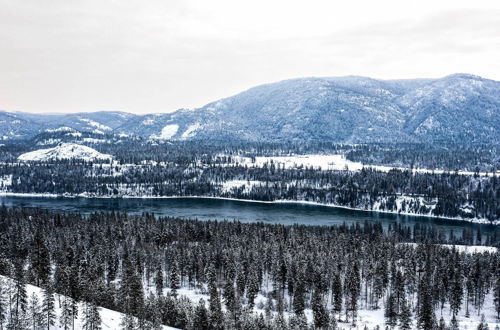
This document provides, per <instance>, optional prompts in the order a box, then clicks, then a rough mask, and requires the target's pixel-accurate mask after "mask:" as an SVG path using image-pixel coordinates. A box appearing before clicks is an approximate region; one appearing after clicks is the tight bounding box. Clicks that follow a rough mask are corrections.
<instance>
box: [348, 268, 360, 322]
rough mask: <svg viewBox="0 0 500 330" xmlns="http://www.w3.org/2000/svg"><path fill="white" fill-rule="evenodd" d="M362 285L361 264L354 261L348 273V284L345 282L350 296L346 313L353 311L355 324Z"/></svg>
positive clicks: (352, 315) (352, 316)
mask: <svg viewBox="0 0 500 330" xmlns="http://www.w3.org/2000/svg"><path fill="white" fill-rule="evenodd" d="M360 285H361V280H360V275H359V265H358V263H357V262H354V265H353V266H352V267H351V268H349V271H348V273H347V275H346V284H345V286H346V287H345V289H346V290H347V292H346V294H347V297H348V300H347V308H346V313H347V312H348V311H350V312H351V318H352V324H353V325H355V324H356V317H357V311H358V297H359V294H360Z"/></svg>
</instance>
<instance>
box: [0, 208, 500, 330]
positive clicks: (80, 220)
mask: <svg viewBox="0 0 500 330" xmlns="http://www.w3.org/2000/svg"><path fill="white" fill-rule="evenodd" d="M29 217H32V218H34V217H36V218H37V226H36V227H35V226H31V224H32V222H31V220H30V218H29ZM20 228H22V230H20ZM37 230H40V232H43V233H44V234H43V235H41V236H40V237H37V234H36V231H37ZM495 230H496V229H495ZM0 234H1V235H0V255H3V256H4V257H3V258H4V259H3V263H4V266H3V267H0V270H1V269H3V271H4V275H7V276H9V277H11V278H12V279H13V280H10V281H9V287H10V288H8V289H7V288H6V286H3V289H2V286H1V285H0V317H1V315H2V311H4V315H5V318H4V325H6V324H7V323H10V319H11V315H13V319H14V320H17V319H18V317H17V316H16V315H21V316H22V315H23V314H22V313H21V314H16V313H17V312H16V302H17V301H19V303H18V306H20V308H19V310H21V311H22V308H21V307H22V306H23V304H24V303H23V302H22V301H23V299H22V297H23V296H24V294H23V292H22V291H23V288H24V289H25V287H26V285H25V284H26V281H28V282H30V283H32V284H36V281H37V276H32V275H33V274H34V272H33V269H34V268H33V267H30V266H29V265H28V264H29V263H31V262H32V260H34V259H35V257H33V256H32V254H33V253H35V252H34V251H32V250H31V249H27V250H25V251H23V250H22V248H21V247H20V246H18V244H16V243H15V242H24V243H25V244H23V245H24V246H33V244H34V243H33V241H34V240H39V241H40V242H39V243H38V244H39V245H40V246H43V245H44V246H46V247H47V249H48V250H49V252H50V255H51V256H52V258H50V263H51V264H50V266H51V267H50V268H51V269H53V272H52V270H51V272H50V273H49V275H48V277H47V280H45V281H42V280H40V283H43V284H42V285H43V296H42V297H41V303H40V302H39V303H35V302H32V299H31V297H30V299H29V301H28V302H27V304H25V305H26V306H27V313H25V314H24V317H22V318H21V319H26V320H28V321H29V325H33V324H38V323H43V328H44V329H48V328H49V327H54V326H55V323H56V322H57V325H58V326H59V327H61V328H67V329H72V328H73V324H74V317H75V315H76V312H78V309H77V308H76V307H77V306H78V304H77V301H80V302H81V303H80V306H81V308H80V311H79V316H78V318H79V320H78V321H80V322H78V323H81V324H86V327H87V328H88V329H98V328H99V322H98V321H99V317H98V316H99V315H98V314H99V313H98V311H97V312H96V309H97V306H102V307H105V308H109V309H112V310H116V311H119V312H122V313H125V314H126V315H124V317H123V319H122V325H121V327H122V328H124V329H133V328H137V327H140V328H145V329H146V328H148V329H149V328H150V327H153V328H154V327H157V326H158V325H159V324H166V325H171V326H174V327H177V328H182V329H188V330H191V329H197V327H198V328H200V329H203V328H204V327H208V328H210V329H228V328H231V327H233V328H238V327H240V328H245V327H246V328H247V329H254V328H263V329H269V328H272V329H289V328H296V329H299V328H300V327H303V326H304V324H305V323H307V318H306V315H307V317H310V315H311V314H310V313H311V311H312V323H314V326H315V327H316V328H321V329H327V328H328V327H330V328H331V327H333V326H334V323H338V326H339V327H342V326H346V324H345V323H346V322H349V323H358V324H359V322H358V321H359V317H358V316H357V315H358V314H359V313H358V312H359V311H360V310H374V309H384V313H385V316H386V320H387V322H386V323H387V325H388V326H391V327H396V326H397V327H399V328H402V329H411V328H413V327H415V326H417V325H418V326H420V327H421V328H428V327H433V326H436V327H438V326H439V325H440V323H442V322H439V317H440V316H441V315H439V314H440V313H439V312H440V308H441V307H442V306H443V305H444V308H443V310H444V311H447V309H448V310H449V311H450V313H449V314H448V313H443V315H444V316H443V317H444V318H445V321H446V323H447V325H448V326H453V324H454V323H453V322H450V318H454V319H455V323H457V322H456V320H457V318H463V317H464V315H465V314H466V311H467V308H468V309H469V312H470V313H469V314H468V315H469V316H470V317H475V318H478V317H479V316H478V313H479V314H480V313H484V312H485V311H484V308H485V306H490V304H484V303H481V300H483V301H490V300H491V299H494V298H495V297H498V283H499V282H498V281H499V280H498V276H499V272H498V267H499V266H498V253H497V252H485V253H465V252H460V251H459V250H458V249H453V248H450V247H443V246H441V245H439V244H434V242H436V241H439V242H442V241H443V240H444V241H445V242H446V240H447V239H450V240H455V239H456V237H455V238H454V237H453V236H452V235H448V236H446V235H443V233H440V232H437V231H435V229H434V228H432V227H426V226H423V225H416V226H412V227H407V226H404V225H400V224H395V225H392V226H391V227H389V228H385V230H384V228H382V226H381V224H380V223H369V222H366V223H364V224H362V225H361V224H358V225H341V226H332V227H321V226H299V225H295V226H283V225H268V224H262V223H248V224H243V223H239V222H213V221H205V222H202V221H194V220H183V219H174V218H161V219H158V218H155V217H153V216H152V215H149V214H144V215H141V216H130V215H126V214H118V213H110V214H105V213H99V214H92V215H90V216H89V217H87V218H85V217H81V216H80V215H77V214H57V213H50V212H46V211H40V210H33V209H22V210H21V209H18V210H15V209H7V208H4V207H0ZM16 235H17V237H18V238H17V239H16V240H10V239H6V237H14V236H16ZM468 235H469V232H468V231H464V236H468ZM482 235H483V239H484V238H486V239H489V241H490V242H498V240H497V238H496V237H497V236H496V235H497V234H495V231H492V232H483V233H482ZM488 237H489V238H488ZM422 238H425V240H426V241H427V242H426V244H418V242H420V241H421V240H422ZM433 238H434V239H435V240H433ZM466 239H468V238H466ZM453 242H454V241H453ZM410 243H411V244H410ZM495 244H497V243H495ZM13 251H14V252H15V254H14V253H13ZM54 251H56V252H57V253H56V252H54ZM14 256H16V257H14ZM17 256H21V258H18V257H17ZM19 260H21V262H19ZM1 262H2V258H1V257H0V263H1ZM16 262H19V263H18V264H17V265H16ZM21 264H24V267H20V266H19V265H21ZM21 270H22V271H21ZM110 271H111V273H112V274H111V275H110V273H109V272H110ZM16 274H17V275H16ZM111 279H113V280H111ZM165 283H167V284H165ZM181 288H182V289H183V290H182V291H181V290H180V289H181ZM185 288H196V289H197V290H199V292H205V293H206V295H207V296H208V297H209V298H208V301H207V302H206V303H205V302H203V303H198V302H194V303H193V302H190V301H189V300H187V299H186V298H185V297H183V296H182V295H181V294H179V291H181V292H184V289H185ZM2 290H3V292H5V296H4V297H5V300H4V301H5V303H4V304H2V299H1V297H2V295H1V292H2ZM55 295H56V297H57V300H58V302H59V304H58V312H57V321H56V312H55V298H54V296H55ZM7 296H8V297H7ZM18 298H21V299H18ZM497 301H498V299H497ZM497 304H498V303H497ZM36 305H41V306H40V308H41V311H40V312H41V319H43V322H42V321H40V322H35V321H34V319H35V317H34V316H32V315H36V314H38V311H37V308H36ZM497 306H498V305H497ZM497 308H498V307H497ZM255 309H258V310H259V311H260V312H261V313H262V314H263V316H262V318H261V317H260V316H259V315H257V314H254V313H252V311H253V310H255ZM11 310H12V311H13V313H11V312H10V311H11ZM363 313H364V312H363ZM438 313H439V314H438ZM436 314H438V315H439V316H438V317H436ZM446 315H449V316H448V317H447V316H446ZM487 315H491V313H488V314H487ZM0 319H1V318H0ZM16 322H17V321H16ZM17 323H20V322H17ZM263 324H264V325H263ZM195 325H196V326H195ZM311 325H312V324H311V320H310V321H309V325H308V326H311ZM36 326H38V325H36ZM30 327H31V326H30Z"/></svg>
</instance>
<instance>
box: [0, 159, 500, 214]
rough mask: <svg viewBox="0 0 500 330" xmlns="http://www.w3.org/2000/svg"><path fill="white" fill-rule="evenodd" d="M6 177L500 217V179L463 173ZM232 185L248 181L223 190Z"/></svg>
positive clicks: (203, 171)
mask: <svg viewBox="0 0 500 330" xmlns="http://www.w3.org/2000/svg"><path fill="white" fill-rule="evenodd" d="M4 176H12V180H11V181H12V184H11V185H10V186H9V187H5V188H3V189H4V190H7V191H11V192H15V193H52V194H70V195H79V194H86V195H87V196H115V197H119V196H122V195H128V196H143V195H145V196H216V197H232V198H242V199H252V200H261V201H272V200H302V201H312V202H318V203H325V204H335V205H340V206H348V207H353V208H359V209H367V210H381V211H391V212H404V213H414V214H424V215H427V214H431V215H435V216H443V217H460V218H480V219H488V220H498V219H500V178H499V177H498V176H479V175H477V176H472V175H460V174H458V173H456V172H450V173H442V174H438V173H416V172H411V171H408V170H397V169H394V170H391V171H389V172H381V171H376V170H372V169H369V168H368V169H363V170H361V171H333V170H327V171H325V170H318V169H313V168H307V167H304V168H293V169H286V168H283V167H282V166H279V165H275V164H273V163H271V162H270V163H267V164H264V166H263V167H253V166H251V164H250V165H249V164H241V163H239V158H238V157H234V156H231V155H224V156H221V155H219V156H217V157H215V158H213V159H210V160H205V161H202V162H200V161H196V162H191V160H190V161H186V162H163V163H143V164H137V165H136V164H122V165H120V164H113V165H110V164H93V163H88V162H82V161H77V160H66V161H56V162H50V163H31V164H28V165H26V164H4V165H0V178H1V177H4ZM232 180H238V181H239V182H243V184H241V183H240V184H238V185H236V186H233V187H229V188H227V187H225V186H224V183H225V182H227V181H232ZM245 182H248V185H246V184H245ZM252 182H253V183H252ZM0 190H2V187H0Z"/></svg>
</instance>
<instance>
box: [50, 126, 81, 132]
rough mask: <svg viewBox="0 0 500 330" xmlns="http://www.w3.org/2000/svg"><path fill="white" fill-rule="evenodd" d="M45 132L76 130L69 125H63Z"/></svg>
mask: <svg viewBox="0 0 500 330" xmlns="http://www.w3.org/2000/svg"><path fill="white" fill-rule="evenodd" d="M45 132H48V133H56V132H75V130H74V129H73V128H71V127H68V126H61V127H58V128H52V129H46V130H45Z"/></svg>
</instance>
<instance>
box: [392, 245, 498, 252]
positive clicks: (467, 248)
mask: <svg viewBox="0 0 500 330" xmlns="http://www.w3.org/2000/svg"><path fill="white" fill-rule="evenodd" d="M401 244H404V245H410V246H413V247H416V246H417V245H418V244H417V243H401ZM438 245H440V246H442V247H446V248H449V249H455V250H457V251H458V252H465V253H468V254H473V253H484V252H489V253H496V252H498V248H496V247H494V246H484V245H452V244H438Z"/></svg>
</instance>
